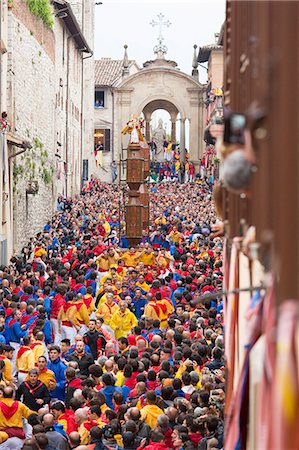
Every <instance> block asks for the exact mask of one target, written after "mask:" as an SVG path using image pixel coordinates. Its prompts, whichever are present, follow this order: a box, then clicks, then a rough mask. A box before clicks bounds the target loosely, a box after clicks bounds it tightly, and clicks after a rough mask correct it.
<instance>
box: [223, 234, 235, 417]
mask: <svg viewBox="0 0 299 450" xmlns="http://www.w3.org/2000/svg"><path fill="white" fill-rule="evenodd" d="M228 287H229V290H230V291H232V290H234V289H238V287H239V238H234V240H233V243H232V249H231V256H230V266H229V283H228ZM238 301H239V294H237V293H230V294H228V296H227V301H226V305H225V316H224V323H225V331H224V339H225V356H226V368H227V386H226V401H225V403H226V404H225V407H226V411H228V410H229V407H230V402H231V398H232V394H233V385H234V371H235V356H236V328H237V319H238Z"/></svg>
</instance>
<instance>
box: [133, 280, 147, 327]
mask: <svg viewBox="0 0 299 450" xmlns="http://www.w3.org/2000/svg"><path fill="white" fill-rule="evenodd" d="M133 304H134V307H135V316H136V317H137V319H138V320H140V319H141V316H143V314H144V308H145V305H146V304H147V300H146V298H145V297H144V296H143V295H142V290H141V289H140V288H139V287H136V289H135V296H134V298H133Z"/></svg>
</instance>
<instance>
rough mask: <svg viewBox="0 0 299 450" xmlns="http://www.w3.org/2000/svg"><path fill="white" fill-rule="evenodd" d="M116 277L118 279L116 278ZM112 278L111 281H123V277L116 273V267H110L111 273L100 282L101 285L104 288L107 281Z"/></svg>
mask: <svg viewBox="0 0 299 450" xmlns="http://www.w3.org/2000/svg"><path fill="white" fill-rule="evenodd" d="M115 276H116V278H115ZM108 278H110V279H111V280H113V281H114V282H115V281H121V280H122V277H120V276H119V275H118V274H117V272H116V268H115V267H110V269H109V272H108V273H107V275H105V276H104V277H103V278H102V279H101V281H100V285H101V286H103V284H104V283H105V282H106V281H107V279H108Z"/></svg>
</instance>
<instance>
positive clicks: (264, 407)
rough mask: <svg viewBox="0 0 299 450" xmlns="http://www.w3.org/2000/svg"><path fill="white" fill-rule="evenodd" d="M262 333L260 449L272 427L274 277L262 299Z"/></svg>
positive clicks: (265, 447) (267, 441)
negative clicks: (263, 344)
mask: <svg viewBox="0 0 299 450" xmlns="http://www.w3.org/2000/svg"><path fill="white" fill-rule="evenodd" d="M262 327H263V334H264V336H265V349H264V361H263V373H262V380H261V384H260V388H259V396H258V400H259V403H258V405H257V415H258V420H257V423H256V429H257V436H258V445H259V449H260V450H268V449H269V448H271V447H270V434H271V430H272V428H273V422H272V415H271V411H273V403H272V400H273V399H272V386H273V383H274V380H273V377H274V370H275V345H276V309H275V294H274V279H273V276H271V278H270V283H269V288H268V290H267V295H266V296H265V299H264V311H263V325H262Z"/></svg>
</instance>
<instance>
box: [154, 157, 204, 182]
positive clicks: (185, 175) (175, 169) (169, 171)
mask: <svg viewBox="0 0 299 450" xmlns="http://www.w3.org/2000/svg"><path fill="white" fill-rule="evenodd" d="M150 180H151V181H159V182H161V181H176V182H177V181H178V182H179V183H194V182H200V177H199V176H197V177H196V175H195V166H194V164H193V162H192V161H188V160H187V161H186V162H180V160H179V159H176V160H174V161H172V162H158V161H156V162H151V178H150Z"/></svg>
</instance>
